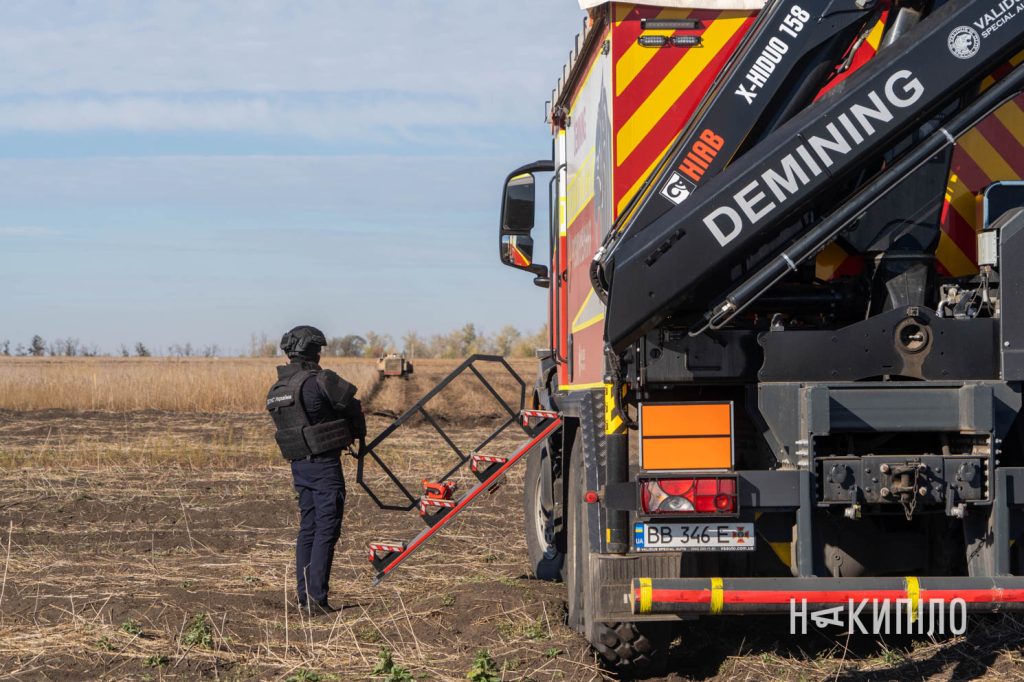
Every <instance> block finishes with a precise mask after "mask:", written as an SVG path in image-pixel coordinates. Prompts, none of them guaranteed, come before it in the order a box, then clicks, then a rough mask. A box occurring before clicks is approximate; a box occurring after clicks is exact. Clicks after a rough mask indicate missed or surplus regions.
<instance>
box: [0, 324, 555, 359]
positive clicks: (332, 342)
mask: <svg viewBox="0 0 1024 682" xmlns="http://www.w3.org/2000/svg"><path fill="white" fill-rule="evenodd" d="M278 344H279V340H278V339H276V338H272V337H270V336H268V335H267V334H253V335H252V336H251V337H250V339H249V350H248V353H241V355H248V356H250V357H274V356H277V355H280V354H281V350H280V348H279V347H278ZM547 345H548V330H547V326H546V325H545V326H543V327H541V328H540V329H539V330H537V331H536V332H535V333H532V334H531V333H523V332H521V331H519V330H518V329H516V328H515V327H513V326H512V325H506V326H504V327H502V328H501V329H499V330H498V331H496V332H494V333H493V334H487V333H485V332H482V331H478V330H477V328H476V325H473V324H467V325H464V326H463V327H460V328H459V329H456V330H453V331H451V332H449V333H447V334H434V335H433V336H421V335H420V334H418V333H416V332H414V331H410V332H406V333H405V334H404V335H402V337H401V338H400V339H398V340H397V341H396V340H395V338H394V337H392V336H391V335H390V334H379V333H377V332H374V331H369V332H366V333H365V334H347V335H345V336H335V337H331V338H329V339H328V340H327V346H326V347H325V348H324V349H323V355H326V356H329V357H343V358H376V357H380V356H381V355H383V354H384V353H404V354H405V355H406V356H407V357H410V358H464V357H466V356H469V355H472V354H474V353H491V354H494V355H504V356H507V357H530V356H532V355H533V352H534V350H535V349H537V348H542V347H545V346H547ZM0 355H7V356H12V355H14V356H19V357H43V356H51V357H99V356H103V357H111V356H122V357H126V358H127V357H131V356H135V357H150V356H153V355H157V356H160V355H165V356H173V357H207V358H213V357H220V356H222V355H238V353H229V354H222V353H221V351H220V348H219V347H218V346H217V345H207V346H193V345H192V344H191V343H184V344H179V343H175V344H172V345H171V346H169V347H168V348H167V349H166V351H163V350H162V349H156V348H154V349H153V350H151V349H150V347H149V346H147V345H146V344H145V343H143V342H142V341H139V342H136V343H135V344H134V345H133V346H131V347H129V346H128V345H126V344H121V345H120V346H119V347H118V349H117V351H116V352H105V351H103V350H101V349H100V348H99V347H98V346H96V345H95V344H92V345H88V344H85V343H83V342H81V341H80V340H79V339H77V338H74V337H67V338H63V339H57V340H55V341H47V340H46V339H44V338H43V337H42V336H39V335H38V334H37V335H35V336H33V337H32V338H31V339H30V340H29V341H28V343H16V344H14V345H13V346H12V344H11V341H9V340H6V339H4V340H0Z"/></svg>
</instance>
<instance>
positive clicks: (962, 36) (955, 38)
mask: <svg viewBox="0 0 1024 682" xmlns="http://www.w3.org/2000/svg"><path fill="white" fill-rule="evenodd" d="M946 45H948V46H949V51H950V52H951V53H953V56H954V57H957V58H959V59H970V58H971V57H973V56H974V55H976V54H978V50H979V49H980V48H981V36H979V35H978V32H977V31H975V30H974V29H973V28H971V27H970V26H957V27H956V28H954V29H953V30H952V31H950V32H949V38H947V39H946Z"/></svg>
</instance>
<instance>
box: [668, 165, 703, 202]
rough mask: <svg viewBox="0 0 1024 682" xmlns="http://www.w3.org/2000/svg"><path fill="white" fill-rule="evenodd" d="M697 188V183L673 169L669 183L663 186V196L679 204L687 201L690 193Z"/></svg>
mask: <svg viewBox="0 0 1024 682" xmlns="http://www.w3.org/2000/svg"><path fill="white" fill-rule="evenodd" d="M695 189H697V185H695V184H693V183H692V182H690V181H689V180H687V179H686V178H684V177H683V176H682V175H680V174H679V173H676V172H675V171H673V172H672V175H671V176H669V179H668V183H666V184H665V186H664V187H662V188H661V196H663V197H665V198H666V199H668V200H669V201H671V202H672V203H673V204H675V205H676V206H678V205H679V204H681V203H683V202H684V201H686V200H687V198H689V196H690V193H691V192H693V190H695Z"/></svg>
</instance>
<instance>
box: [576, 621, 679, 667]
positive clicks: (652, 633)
mask: <svg viewBox="0 0 1024 682" xmlns="http://www.w3.org/2000/svg"><path fill="white" fill-rule="evenodd" d="M593 633H594V634H595V635H596V638H595V639H594V640H592V641H591V644H592V645H593V646H594V649H595V650H596V651H597V653H599V654H601V658H602V659H604V662H605V663H607V664H608V666H609V667H611V668H614V669H617V670H619V671H621V672H625V671H631V672H636V673H642V674H645V675H660V674H662V673H663V672H664V671H665V669H666V668H667V667H668V645H669V644H671V642H672V629H671V627H670V626H669V625H666V624H664V623H597V624H596V626H595V627H594V628H593Z"/></svg>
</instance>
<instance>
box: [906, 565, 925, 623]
mask: <svg viewBox="0 0 1024 682" xmlns="http://www.w3.org/2000/svg"><path fill="white" fill-rule="evenodd" d="M904 580H906V582H907V599H909V600H910V622H911V623H914V622H916V621H917V608H918V604H920V603H921V581H920V580H918V579H917V578H914V577H911V576H907V577H906V578H904Z"/></svg>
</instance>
